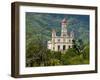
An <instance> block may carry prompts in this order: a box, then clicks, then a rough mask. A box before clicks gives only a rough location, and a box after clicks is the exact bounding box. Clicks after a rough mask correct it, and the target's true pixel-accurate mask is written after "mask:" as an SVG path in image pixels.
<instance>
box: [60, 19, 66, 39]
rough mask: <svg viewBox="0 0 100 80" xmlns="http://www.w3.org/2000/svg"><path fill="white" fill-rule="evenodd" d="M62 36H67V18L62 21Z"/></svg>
mask: <svg viewBox="0 0 100 80" xmlns="http://www.w3.org/2000/svg"><path fill="white" fill-rule="evenodd" d="M61 36H62V37H64V36H67V20H66V19H65V18H64V19H63V20H62V21H61Z"/></svg>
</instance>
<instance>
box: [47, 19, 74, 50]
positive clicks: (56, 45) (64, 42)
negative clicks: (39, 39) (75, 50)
mask: <svg viewBox="0 0 100 80" xmlns="http://www.w3.org/2000/svg"><path fill="white" fill-rule="evenodd" d="M67 25H68V23H67V20H66V19H65V18H64V19H63V20H62V21H61V35H60V36H57V35H56V31H55V30H54V29H53V30H52V37H51V40H50V41H48V42H47V47H48V49H50V50H51V51H66V50H67V49H68V48H71V47H72V45H73V43H72V40H73V38H74V33H73V32H70V33H69V34H68V32H67Z"/></svg>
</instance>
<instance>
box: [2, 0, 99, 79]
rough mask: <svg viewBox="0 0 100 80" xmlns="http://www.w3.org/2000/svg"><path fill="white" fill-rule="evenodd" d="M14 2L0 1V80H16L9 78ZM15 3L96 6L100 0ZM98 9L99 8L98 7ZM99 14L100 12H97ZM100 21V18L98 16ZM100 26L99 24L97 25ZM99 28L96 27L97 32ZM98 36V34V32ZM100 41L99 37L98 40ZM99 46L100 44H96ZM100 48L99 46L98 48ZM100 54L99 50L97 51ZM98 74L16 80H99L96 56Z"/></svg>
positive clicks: (42, 0) (33, 0) (35, 0)
mask: <svg viewBox="0 0 100 80" xmlns="http://www.w3.org/2000/svg"><path fill="white" fill-rule="evenodd" d="M12 1H15V0H0V80H16V79H15V78H12V77H11V76H10V74H11V73H10V67H11V60H10V59H11V2H12ZM16 1H30V2H41V3H55V4H74V5H75V4H77V5H89V6H93V5H94V6H98V5H100V0H16ZM98 7H99V9H100V6H98ZM99 14H100V10H99ZM98 19H99V21H100V16H98ZM98 26H100V23H99V25H98ZM99 30H100V27H98V32H99ZM99 35H100V32H99ZM98 41H100V37H99V38H98ZM98 44H99V45H100V43H98ZM99 47H100V46H99ZM98 53H100V50H99V51H98ZM98 58H99V60H98V61H99V62H98V64H99V65H98V67H99V73H97V74H80V75H64V76H53V77H39V78H26V79H25V78H21V79H17V80H32V79H34V80H100V54H98Z"/></svg>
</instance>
